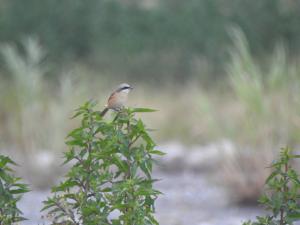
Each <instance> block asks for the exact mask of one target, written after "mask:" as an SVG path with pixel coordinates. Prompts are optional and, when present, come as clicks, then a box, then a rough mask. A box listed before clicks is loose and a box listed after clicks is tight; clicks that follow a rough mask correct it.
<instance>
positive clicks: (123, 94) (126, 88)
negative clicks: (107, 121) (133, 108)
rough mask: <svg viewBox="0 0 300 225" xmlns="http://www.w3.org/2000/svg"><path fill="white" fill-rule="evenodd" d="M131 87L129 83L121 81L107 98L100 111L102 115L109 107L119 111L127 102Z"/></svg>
mask: <svg viewBox="0 0 300 225" xmlns="http://www.w3.org/2000/svg"><path fill="white" fill-rule="evenodd" d="M132 89H133V87H131V86H130V85H129V84H126V83H123V84H120V85H119V86H118V88H117V89H116V90H115V91H114V92H113V93H112V94H111V95H110V97H109V98H108V100H107V105H106V106H105V108H104V109H103V111H102V112H101V113H100V115H101V117H103V116H104V115H105V114H106V113H107V111H108V110H109V109H112V110H115V111H120V110H121V109H122V108H123V107H124V105H125V104H126V102H127V98H128V93H129V92H130V91H131V90H132Z"/></svg>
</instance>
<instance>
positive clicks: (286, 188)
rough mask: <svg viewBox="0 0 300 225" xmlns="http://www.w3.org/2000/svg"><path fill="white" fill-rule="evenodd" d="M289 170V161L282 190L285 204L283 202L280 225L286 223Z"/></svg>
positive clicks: (285, 168)
mask: <svg viewBox="0 0 300 225" xmlns="http://www.w3.org/2000/svg"><path fill="white" fill-rule="evenodd" d="M287 172H288V163H287V162H286V163H285V164H284V178H283V179H284V186H283V188H282V192H283V204H282V207H281V209H280V225H284V224H285V222H284V207H285V205H286V198H285V197H286V194H287V192H288V185H287V182H288V178H287Z"/></svg>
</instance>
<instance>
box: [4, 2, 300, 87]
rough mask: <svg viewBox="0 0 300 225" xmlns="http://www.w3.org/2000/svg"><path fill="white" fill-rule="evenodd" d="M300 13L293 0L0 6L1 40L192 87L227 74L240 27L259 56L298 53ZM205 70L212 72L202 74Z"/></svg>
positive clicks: (62, 59) (63, 60) (58, 61)
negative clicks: (200, 79) (281, 47)
mask: <svg viewBox="0 0 300 225" xmlns="http://www.w3.org/2000/svg"><path fill="white" fill-rule="evenodd" d="M149 2H150V3H151V4H149ZM299 11H300V2H299V1H292V0H260V1H244V0H188V1H182V0H161V1H159V0H157V1H154V0H153V1H147V0H141V1H136V0H127V1H121V0H119V1H118V0H89V1H82V0H43V1H40V0H26V1H23V0H0V30H1V32H0V42H2V43H6V42H13V43H16V44H17V45H18V46H19V47H20V48H21V46H22V45H20V42H21V40H22V39H23V38H24V37H26V36H28V35H30V36H32V35H35V36H36V37H37V38H39V40H40V42H41V44H42V45H43V46H44V47H45V48H46V49H47V50H49V52H48V55H47V57H49V59H51V61H52V62H53V63H54V64H53V65H56V66H54V68H58V66H61V65H64V66H65V65H66V64H68V63H70V62H74V61H75V62H78V61H80V62H84V63H88V65H90V66H93V68H94V69H95V71H99V70H100V71H101V72H104V73H106V74H108V75H112V74H114V76H115V77H124V76H125V77H126V78H127V77H129V78H132V80H136V79H140V80H147V81H150V80H152V81H158V80H159V81H161V80H162V79H169V78H173V79H174V80H175V81H186V80H188V78H189V77H193V76H208V75H209V77H212V75H214V76H222V75H223V74H224V73H223V72H222V69H223V66H224V64H225V63H226V61H227V58H228V55H227V53H226V52H227V47H228V44H229V43H230V38H229V35H228V33H230V32H228V27H230V26H232V25H237V26H239V27H241V29H242V30H243V31H244V32H245V35H246V36H247V37H248V39H249V43H250V46H251V50H252V51H253V53H254V54H255V55H262V54H265V52H266V51H269V50H271V49H272V48H273V46H274V44H275V43H276V42H277V41H278V40H282V41H283V42H285V43H286V45H287V47H288V48H290V49H291V53H297V52H298V51H299V46H300V41H299V40H300V26H299V23H300V14H299ZM198 64H200V67H201V70H205V69H203V64H204V65H206V66H207V65H208V66H207V67H209V68H207V69H206V71H204V72H203V71H202V73H201V74H202V75H199V71H198V70H197V68H198V67H199V65H198ZM220 71H221V72H220ZM205 72H209V73H208V75H207V74H205ZM51 74H52V75H55V74H57V73H56V72H53V73H51ZM102 74H103V73H102ZM163 77H164V78H163Z"/></svg>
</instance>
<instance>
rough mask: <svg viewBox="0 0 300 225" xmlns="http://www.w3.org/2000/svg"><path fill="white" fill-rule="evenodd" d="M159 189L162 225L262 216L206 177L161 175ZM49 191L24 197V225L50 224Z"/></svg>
mask: <svg viewBox="0 0 300 225" xmlns="http://www.w3.org/2000/svg"><path fill="white" fill-rule="evenodd" d="M154 177H156V178H161V179H162V181H160V182H158V183H157V184H156V188H157V189H159V190H160V191H162V192H163V193H164V195H162V196H160V198H159V199H158V200H157V205H156V211H157V214H156V217H157V219H158V221H159V223H160V225H241V224H242V222H243V221H246V220H248V219H254V218H255V216H256V215H258V214H261V211H260V210H259V209H258V208H249V207H235V206H230V205H228V199H227V198H226V193H225V192H224V190H223V189H222V188H221V187H218V186H213V185H212V184H210V183H209V182H208V181H207V179H206V178H205V177H204V176H203V175H199V174H198V175H197V174H193V173H190V172H189V173H184V172H183V173H176V174H170V173H162V172H160V173H158V174H156V175H155V176H154ZM48 194H49V191H33V192H30V193H28V194H26V195H25V196H24V198H23V199H22V201H21V203H20V205H19V206H20V208H21V210H22V211H23V212H24V216H25V217H27V218H28V219H29V220H27V221H24V222H22V225H38V224H39V225H42V224H47V223H45V221H43V220H42V219H41V213H40V212H39V211H40V209H41V208H42V201H43V200H45V199H46V198H47V195H48Z"/></svg>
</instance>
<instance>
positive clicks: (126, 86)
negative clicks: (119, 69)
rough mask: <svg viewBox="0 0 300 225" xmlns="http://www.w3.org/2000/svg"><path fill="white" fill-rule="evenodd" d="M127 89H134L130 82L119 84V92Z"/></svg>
mask: <svg viewBox="0 0 300 225" xmlns="http://www.w3.org/2000/svg"><path fill="white" fill-rule="evenodd" d="M127 89H132V87H131V86H130V85H129V84H126V83H123V84H120V85H119V87H118V89H117V92H120V91H123V90H127Z"/></svg>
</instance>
